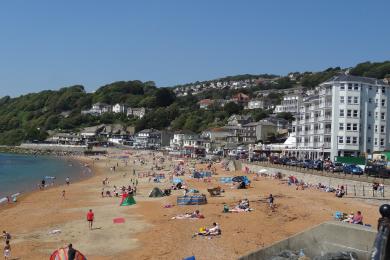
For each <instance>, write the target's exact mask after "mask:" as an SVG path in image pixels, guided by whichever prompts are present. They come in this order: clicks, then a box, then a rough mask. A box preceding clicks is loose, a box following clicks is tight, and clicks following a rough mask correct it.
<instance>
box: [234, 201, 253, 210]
mask: <svg viewBox="0 0 390 260" xmlns="http://www.w3.org/2000/svg"><path fill="white" fill-rule="evenodd" d="M246 211H252V209H251V208H250V207H249V200H248V199H243V200H240V201H239V202H238V204H237V206H235V207H234V208H233V209H229V212H246Z"/></svg>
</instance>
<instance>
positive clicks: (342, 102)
mask: <svg viewBox="0 0 390 260" xmlns="http://www.w3.org/2000/svg"><path fill="white" fill-rule="evenodd" d="M340 103H341V104H344V96H341V97H340Z"/></svg>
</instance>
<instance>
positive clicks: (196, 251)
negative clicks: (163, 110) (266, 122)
mask: <svg viewBox="0 0 390 260" xmlns="http://www.w3.org/2000/svg"><path fill="white" fill-rule="evenodd" d="M119 153H120V152H119V151H114V154H110V155H109V156H108V157H103V156H101V157H99V158H100V159H99V160H93V159H91V158H86V157H80V158H78V159H79V160H82V161H83V162H85V163H88V164H89V165H90V167H91V168H92V170H93V172H94V176H93V177H91V178H89V179H87V180H83V181H80V182H78V183H72V184H71V185H70V186H69V187H66V186H60V187H54V188H51V189H48V190H45V191H37V192H33V193H30V194H28V195H27V196H25V197H24V198H22V199H21V200H20V201H19V202H18V203H17V204H16V205H15V206H8V207H2V208H1V209H0V220H1V221H0V230H7V231H9V232H10V233H11V234H12V236H13V239H12V240H11V245H12V255H13V257H15V258H19V259H48V258H49V256H50V254H51V253H52V252H53V250H55V249H56V248H58V247H61V246H64V245H66V244H68V243H73V246H74V247H75V248H76V249H78V250H80V251H81V252H82V253H84V254H85V255H86V256H87V258H88V259H145V260H146V259H182V258H183V257H188V256H191V255H195V256H196V257H197V259H201V260H203V259H237V257H239V256H241V255H243V254H245V253H247V252H248V251H251V250H255V249H258V248H260V247H263V246H267V245H270V244H272V243H273V242H276V241H278V240H281V239H284V238H286V237H288V236H290V235H293V234H295V233H298V232H300V231H302V230H304V229H307V228H310V227H312V226H315V225H317V224H320V223H322V222H324V221H328V220H332V219H333V217H332V216H333V214H334V212H335V211H343V212H351V211H353V212H356V211H357V210H361V211H362V213H363V215H364V222H365V223H368V224H371V225H373V227H374V228H375V227H376V222H377V219H378V217H379V213H378V204H380V203H379V202H375V201H362V200H356V199H351V198H343V199H339V198H336V197H335V196H334V194H333V193H325V192H321V191H317V190H313V189H310V190H303V191H302V190H296V189H295V187H289V186H287V185H286V184H285V183H283V182H282V181H279V180H272V179H267V178H261V179H260V180H259V181H254V182H252V184H251V188H249V189H245V190H236V189H231V188H230V185H223V184H222V185H221V184H220V183H219V182H218V178H219V177H222V176H234V175H237V174H240V175H242V173H241V172H225V171H224V170H223V169H221V167H220V166H219V165H216V168H217V173H218V175H217V176H216V177H213V178H212V181H211V182H210V183H205V182H198V181H197V180H193V179H189V178H188V177H185V179H186V181H187V183H188V184H189V185H190V187H191V188H195V189H198V190H199V191H200V192H201V193H205V194H207V199H208V204H206V205H200V206H174V207H172V208H164V205H166V204H174V205H176V197H177V195H182V193H183V192H182V191H173V194H172V195H171V196H170V197H163V198H148V194H149V192H150V190H151V189H152V188H153V187H154V186H157V187H160V188H161V189H163V188H167V187H169V183H168V179H167V180H166V181H167V183H158V184H153V183H149V180H148V178H141V179H139V185H138V191H137V196H136V197H135V199H136V201H137V204H136V205H133V206H127V207H120V206H119V203H120V198H115V197H112V198H109V197H105V198H102V197H101V195H100V194H101V190H102V180H103V179H104V178H106V177H108V178H109V180H110V184H109V185H110V186H111V187H112V186H113V185H117V186H118V187H121V186H122V185H125V186H127V185H129V184H130V179H131V178H133V179H134V177H133V170H136V172H137V173H139V172H147V171H150V168H151V166H152V165H151V162H152V159H151V158H152V156H150V155H148V154H147V153H146V152H142V153H143V154H141V155H139V157H143V158H146V159H148V160H149V162H150V163H149V164H146V165H141V164H140V163H139V162H137V163H136V164H135V165H134V164H133V157H130V159H129V162H128V165H127V166H126V165H125V163H124V161H123V159H119V158H118V159H116V158H114V157H115V156H118V155H119ZM174 163H175V161H173V162H170V161H169V160H166V162H165V170H170V165H171V164H174ZM117 164H118V165H119V166H118V167H116V171H115V172H114V171H112V170H110V167H112V166H117ZM197 167H198V168H202V167H203V168H204V167H205V165H198V166H197ZM187 169H188V168H187ZM163 172H164V170H163ZM165 172H168V171H165ZM218 185H220V186H221V187H222V188H224V189H225V193H222V196H220V197H210V196H208V193H207V190H206V189H207V188H210V187H216V186H218ZM63 189H65V190H66V199H62V197H61V192H62V190H63ZM270 193H272V194H273V195H274V196H275V204H276V209H275V212H272V211H271V210H270V209H269V208H268V205H267V203H266V202H265V198H266V197H267V196H268V195H269V194H270ZM243 198H248V199H249V200H250V202H251V205H250V206H251V208H254V211H253V212H246V213H227V214H224V213H222V209H223V204H224V203H227V204H228V205H231V206H233V205H234V204H235V203H236V202H237V201H238V200H239V199H243ZM90 208H91V209H93V211H94V212H95V220H96V221H95V224H94V225H95V229H94V230H89V229H88V224H87V222H86V213H87V211H88V209H90ZM195 209H199V210H200V211H201V212H202V213H203V214H204V215H205V218H204V219H199V220H172V219H171V218H172V217H173V216H175V215H177V214H182V213H185V212H193V211H194V210H195ZM117 217H122V218H124V219H125V223H123V224H114V223H113V219H114V218H117ZM213 222H218V223H219V224H220V225H221V228H222V235H221V236H219V237H216V238H213V239H207V238H203V237H194V238H193V237H192V235H193V234H194V233H195V232H197V231H198V230H199V228H200V227H203V226H206V227H210V226H211V224H212V223H213ZM56 229H58V230H61V232H60V233H59V234H49V232H50V231H52V230H56Z"/></svg>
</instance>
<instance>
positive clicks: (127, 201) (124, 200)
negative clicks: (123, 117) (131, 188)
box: [121, 196, 136, 206]
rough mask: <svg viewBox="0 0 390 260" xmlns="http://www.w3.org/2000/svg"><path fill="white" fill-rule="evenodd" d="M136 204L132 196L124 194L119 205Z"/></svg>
mask: <svg viewBox="0 0 390 260" xmlns="http://www.w3.org/2000/svg"><path fill="white" fill-rule="evenodd" d="M134 204H136V202H135V199H134V197H133V196H126V197H125V198H122V202H121V206H130V205H134Z"/></svg>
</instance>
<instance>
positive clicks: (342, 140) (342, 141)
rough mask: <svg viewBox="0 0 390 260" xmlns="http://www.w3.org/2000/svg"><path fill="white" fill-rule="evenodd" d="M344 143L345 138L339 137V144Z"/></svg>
mask: <svg viewBox="0 0 390 260" xmlns="http://www.w3.org/2000/svg"><path fill="white" fill-rule="evenodd" d="M342 143H344V137H342V136H339V144H342Z"/></svg>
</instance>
